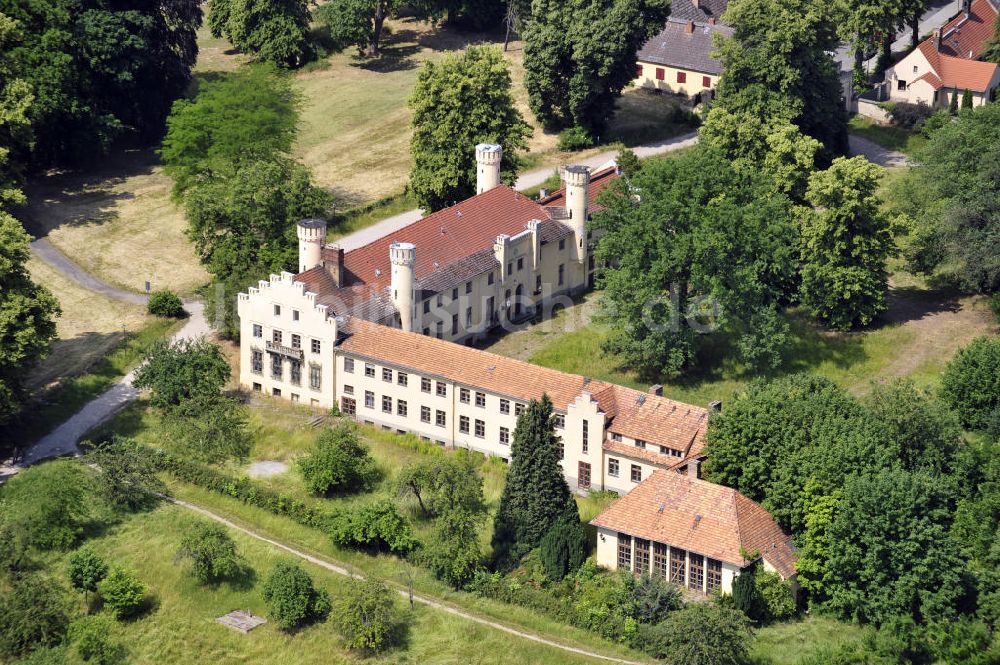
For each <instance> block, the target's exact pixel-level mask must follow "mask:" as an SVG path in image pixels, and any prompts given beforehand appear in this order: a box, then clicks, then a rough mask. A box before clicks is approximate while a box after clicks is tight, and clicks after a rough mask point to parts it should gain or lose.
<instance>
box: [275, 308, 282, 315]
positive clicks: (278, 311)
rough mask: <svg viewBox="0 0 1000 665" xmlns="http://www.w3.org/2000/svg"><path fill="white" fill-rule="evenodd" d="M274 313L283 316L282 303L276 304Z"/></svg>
mask: <svg viewBox="0 0 1000 665" xmlns="http://www.w3.org/2000/svg"><path fill="white" fill-rule="evenodd" d="M274 315H275V316H281V305H275V306H274Z"/></svg>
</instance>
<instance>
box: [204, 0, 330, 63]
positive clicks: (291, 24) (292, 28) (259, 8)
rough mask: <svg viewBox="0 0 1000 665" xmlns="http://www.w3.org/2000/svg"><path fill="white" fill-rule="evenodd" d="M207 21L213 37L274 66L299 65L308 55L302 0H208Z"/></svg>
mask: <svg viewBox="0 0 1000 665" xmlns="http://www.w3.org/2000/svg"><path fill="white" fill-rule="evenodd" d="M208 24H209V28H210V29H211V31H212V35H213V36H215V37H225V38H226V39H228V40H229V41H230V42H232V44H233V46H235V47H236V48H238V49H240V50H241V51H244V52H246V53H251V54H253V55H254V56H255V57H256V58H257V59H258V60H260V61H263V62H269V63H272V64H274V65H276V66H278V67H299V66H301V65H302V64H304V63H305V62H306V60H308V59H309V57H310V55H311V48H310V45H309V8H308V7H307V6H306V3H305V0H211V2H210V3H209V19H208Z"/></svg>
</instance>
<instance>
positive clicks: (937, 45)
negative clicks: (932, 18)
mask: <svg viewBox="0 0 1000 665" xmlns="http://www.w3.org/2000/svg"><path fill="white" fill-rule="evenodd" d="M934 50H935V51H940V50H941V28H938V29H936V30H935V31H934Z"/></svg>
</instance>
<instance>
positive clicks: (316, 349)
mask: <svg viewBox="0 0 1000 665" xmlns="http://www.w3.org/2000/svg"><path fill="white" fill-rule="evenodd" d="M311 347H312V348H311V351H312V352H313V353H319V351H320V349H321V348H322V344H321V343H320V341H319V340H318V339H314V340H312V344H311Z"/></svg>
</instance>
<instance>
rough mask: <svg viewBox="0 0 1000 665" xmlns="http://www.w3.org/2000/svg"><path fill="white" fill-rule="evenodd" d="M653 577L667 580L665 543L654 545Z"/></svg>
mask: <svg viewBox="0 0 1000 665" xmlns="http://www.w3.org/2000/svg"><path fill="white" fill-rule="evenodd" d="M653 575H655V576H656V577H659V578H660V579H664V580H665V579H667V546H666V545H664V544H663V543H653Z"/></svg>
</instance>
